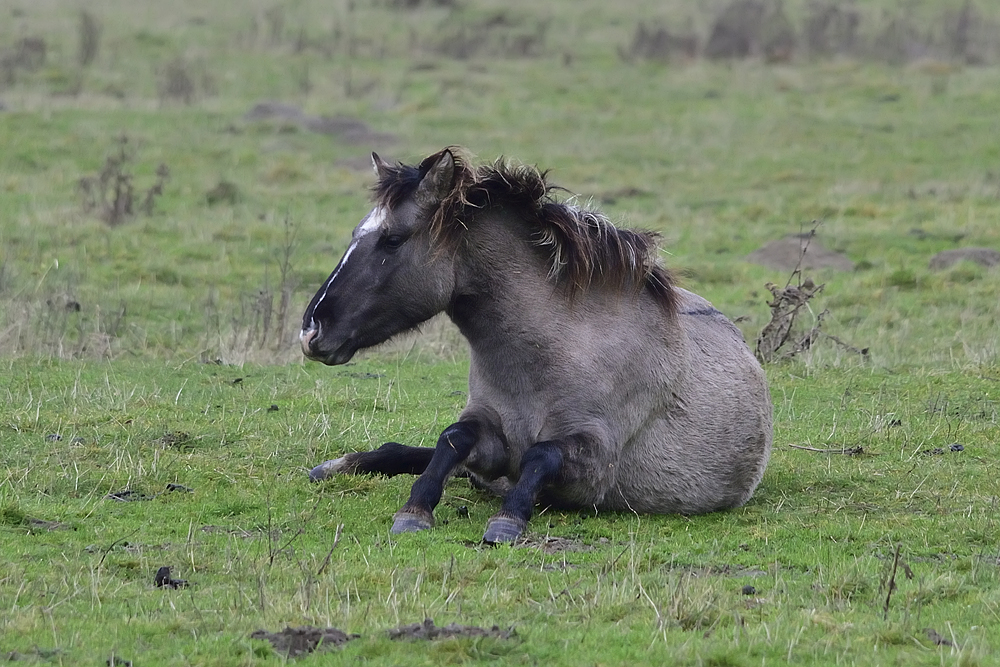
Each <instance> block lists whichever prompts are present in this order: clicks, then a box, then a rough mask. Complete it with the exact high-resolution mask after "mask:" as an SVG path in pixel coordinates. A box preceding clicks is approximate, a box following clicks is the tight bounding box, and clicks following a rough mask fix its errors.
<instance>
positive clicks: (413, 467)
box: [309, 442, 434, 482]
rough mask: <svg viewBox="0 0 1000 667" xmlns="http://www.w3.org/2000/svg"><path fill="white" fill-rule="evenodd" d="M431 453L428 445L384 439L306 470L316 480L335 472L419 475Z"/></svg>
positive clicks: (347, 473) (388, 475)
mask: <svg viewBox="0 0 1000 667" xmlns="http://www.w3.org/2000/svg"><path fill="white" fill-rule="evenodd" d="M433 455H434V449H433V448H432V447H407V446H406V445H401V444H399V443H398V442H387V443H385V444H384V445H382V446H381V447H379V448H378V449H375V450H372V451H370V452H352V453H351V454H345V455H344V456H341V457H340V458H339V459H333V460H332V461H326V462H324V463H320V464H319V465H318V466H316V467H315V468H313V469H312V470H310V471H309V480H310V481H312V482H318V481H320V480H323V479H326V478H327V477H331V476H333V475H336V474H343V475H364V474H378V475H385V476H387V477H392V476H394V475H419V474H420V473H422V472H423V471H424V470H426V469H427V464H429V463H430V462H431V457H432V456H433Z"/></svg>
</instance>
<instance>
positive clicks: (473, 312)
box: [448, 212, 566, 352]
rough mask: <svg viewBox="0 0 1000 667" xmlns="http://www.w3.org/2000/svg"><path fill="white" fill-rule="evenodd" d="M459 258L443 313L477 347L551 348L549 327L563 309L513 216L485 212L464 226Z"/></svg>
mask: <svg viewBox="0 0 1000 667" xmlns="http://www.w3.org/2000/svg"><path fill="white" fill-rule="evenodd" d="M467 234H468V237H467V239H466V241H467V242H466V243H465V244H463V247H464V251H463V252H461V253H460V254H461V257H460V259H459V269H458V274H459V277H458V280H457V281H456V282H457V288H456V294H455V298H454V299H453V301H452V304H451V307H450V308H449V311H448V314H449V316H450V317H451V319H452V320H453V321H454V322H455V324H456V325H458V328H459V330H461V332H462V334H463V335H464V336H465V337H466V338H467V339H468V341H469V344H470V346H471V347H472V349H473V351H474V352H475V351H476V350H477V349H481V350H484V351H486V350H488V351H494V350H498V349H505V348H508V347H520V346H523V344H524V343H525V342H526V341H525V339H526V338H527V339H528V340H530V341H531V342H532V343H533V344H534V345H535V346H536V347H547V346H548V345H550V344H554V343H555V342H556V340H555V332H554V331H553V330H552V327H551V323H552V322H553V320H558V317H559V313H560V312H562V311H564V309H565V308H566V304H565V303H564V302H565V297H564V296H563V295H562V292H561V289H560V288H559V287H558V286H557V285H556V284H555V283H554V282H553V281H551V280H549V279H548V266H547V261H546V259H545V253H544V252H543V251H541V250H540V249H539V248H538V247H537V245H536V244H534V243H532V241H531V230H530V229H529V228H528V227H527V225H526V224H525V223H524V222H523V221H522V220H519V219H518V218H516V217H514V216H511V215H510V214H504V213H493V212H487V213H485V214H484V215H483V216H482V217H481V218H480V219H477V220H476V221H475V222H474V223H473V224H470V225H469V231H468V232H467Z"/></svg>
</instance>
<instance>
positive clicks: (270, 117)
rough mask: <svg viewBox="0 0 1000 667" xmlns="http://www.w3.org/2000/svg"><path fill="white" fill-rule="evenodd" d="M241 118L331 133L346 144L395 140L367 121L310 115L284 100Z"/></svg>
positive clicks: (268, 103) (346, 117) (381, 143)
mask: <svg viewBox="0 0 1000 667" xmlns="http://www.w3.org/2000/svg"><path fill="white" fill-rule="evenodd" d="M243 120H245V121H248V122H259V121H276V122H279V123H284V124H287V125H293V126H295V127H299V128H301V129H303V130H308V131H309V132H316V133H317V134H329V135H333V136H336V137H337V138H339V139H340V140H342V141H344V142H345V143H348V144H364V145H366V146H372V145H380V146H381V145H385V144H391V143H393V142H395V141H396V137H395V135H392V134H389V133H386V132H376V131H374V130H372V129H371V128H370V127H369V126H368V124H367V123H365V122H364V121H362V120H358V119H357V118H351V117H349V116H310V115H309V114H307V113H305V112H303V111H302V109H300V108H298V107H297V106H294V105H291V104H285V103H284V102H260V103H259V104H256V105H254V107H253V108H252V109H250V111H248V112H247V113H246V114H245V115H244V116H243ZM369 164H370V163H369Z"/></svg>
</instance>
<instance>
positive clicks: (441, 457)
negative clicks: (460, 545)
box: [392, 421, 479, 532]
mask: <svg viewBox="0 0 1000 667" xmlns="http://www.w3.org/2000/svg"><path fill="white" fill-rule="evenodd" d="M478 439H479V424H478V423H476V422H471V421H470V422H456V423H455V424H452V425H451V426H449V427H448V428H446V429H445V430H444V432H443V433H442V434H441V437H440V438H438V442H437V446H436V447H435V448H434V454H433V456H431V459H430V461H429V462H428V464H427V466H426V468H425V470H424V471H423V473H422V474H421V475H420V477H418V478H417V481H415V482H414V483H413V488H412V489H410V499H409V500H408V501H406V504H405V505H403V507H402V508H401V509H400V510H399V512H397V513H396V520H395V522H394V523H393V528H392V529H393V532H410V531H412V530H422V529H424V528H430V526H431V523H432V522H433V512H434V508H435V507H437V504H438V503H439V502H441V496H442V494H443V493H444V484H445V482H446V481H447V480H448V476H449V475H450V474H451V472H452V470H454V469H455V466H457V465H458V464H459V463H461V462H462V461H464V460H465V459H466V457H468V456H469V452H471V451H472V447H473V446H474V445H475V444H476V441H477V440H478Z"/></svg>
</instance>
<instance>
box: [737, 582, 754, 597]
mask: <svg viewBox="0 0 1000 667" xmlns="http://www.w3.org/2000/svg"><path fill="white" fill-rule="evenodd" d="M740 592H741V593H743V595H757V589H756V588H754V587H753V586H751V585H750V584H747V585H746V586H744V587H743V588H741V589H740Z"/></svg>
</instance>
